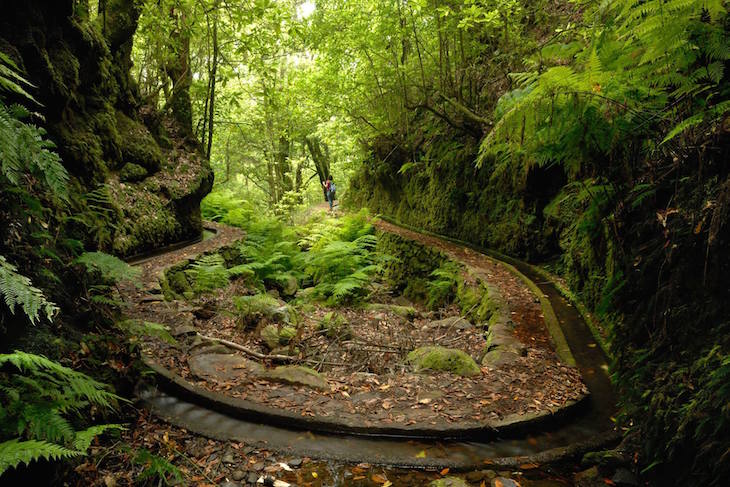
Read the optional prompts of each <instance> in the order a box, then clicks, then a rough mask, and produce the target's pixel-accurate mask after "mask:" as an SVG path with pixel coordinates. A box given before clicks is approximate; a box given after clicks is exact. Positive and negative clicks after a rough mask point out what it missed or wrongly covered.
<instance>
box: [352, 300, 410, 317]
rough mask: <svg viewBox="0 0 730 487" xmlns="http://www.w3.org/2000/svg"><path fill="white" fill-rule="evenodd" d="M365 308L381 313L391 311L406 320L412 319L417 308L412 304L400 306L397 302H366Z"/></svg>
mask: <svg viewBox="0 0 730 487" xmlns="http://www.w3.org/2000/svg"><path fill="white" fill-rule="evenodd" d="M365 309H367V310H368V311H377V312H381V313H393V314H396V315H398V316H400V317H402V318H405V319H407V320H412V319H413V318H415V317H416V316H418V310H416V308H414V307H413V306H401V305H398V304H385V303H368V304H366V305H365Z"/></svg>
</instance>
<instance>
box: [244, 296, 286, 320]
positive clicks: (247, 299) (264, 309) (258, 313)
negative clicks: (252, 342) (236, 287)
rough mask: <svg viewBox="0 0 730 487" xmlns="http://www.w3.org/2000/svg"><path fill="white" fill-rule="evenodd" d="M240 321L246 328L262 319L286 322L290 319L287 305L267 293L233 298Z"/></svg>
mask: <svg viewBox="0 0 730 487" xmlns="http://www.w3.org/2000/svg"><path fill="white" fill-rule="evenodd" d="M234 304H235V306H236V312H237V314H238V318H239V321H240V323H241V324H242V325H243V326H244V327H246V328H248V327H250V326H253V325H256V324H257V323H258V322H259V321H261V320H262V319H267V320H269V321H271V322H274V323H281V324H288V323H289V322H290V321H291V313H290V310H289V307H288V306H287V305H286V304H284V303H282V302H281V301H279V300H278V299H276V298H275V297H273V296H271V295H270V294H267V293H261V294H254V295H253V296H240V297H238V298H236V299H235V300H234Z"/></svg>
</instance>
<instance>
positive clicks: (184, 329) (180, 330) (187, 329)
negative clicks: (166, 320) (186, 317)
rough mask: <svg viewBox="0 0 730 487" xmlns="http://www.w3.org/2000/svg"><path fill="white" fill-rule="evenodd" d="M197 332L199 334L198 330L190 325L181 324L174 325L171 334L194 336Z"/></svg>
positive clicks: (175, 335)
mask: <svg viewBox="0 0 730 487" xmlns="http://www.w3.org/2000/svg"><path fill="white" fill-rule="evenodd" d="M197 334H198V332H197V330H196V329H195V328H193V327H192V326H190V325H180V326H176V327H173V328H172V329H171V330H170V335H172V336H174V337H176V338H177V337H184V336H193V335H197Z"/></svg>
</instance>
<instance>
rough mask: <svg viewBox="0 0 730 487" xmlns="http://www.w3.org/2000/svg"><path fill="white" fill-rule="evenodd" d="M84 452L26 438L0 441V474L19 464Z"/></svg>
mask: <svg viewBox="0 0 730 487" xmlns="http://www.w3.org/2000/svg"><path fill="white" fill-rule="evenodd" d="M83 454H84V452H82V451H78V450H74V449H71V448H66V447H63V446H61V445H56V444H54V443H49V442H47V441H38V440H26V441H21V440H20V439H18V438H16V439H13V440H9V441H5V442H3V443H0V475H2V474H3V473H4V472H5V471H6V470H8V469H9V468H15V467H17V466H18V465H19V464H21V463H24V464H26V465H28V464H29V463H31V462H33V461H35V460H39V459H46V460H61V459H67V458H74V457H78V456H81V455H83Z"/></svg>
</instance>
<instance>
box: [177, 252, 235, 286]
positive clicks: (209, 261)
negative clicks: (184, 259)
mask: <svg viewBox="0 0 730 487" xmlns="http://www.w3.org/2000/svg"><path fill="white" fill-rule="evenodd" d="M186 273H187V274H188V275H189V276H190V277H191V278H192V281H193V283H194V284H193V290H194V291H195V292H197V293H205V292H209V291H212V290H214V289H218V288H221V287H224V286H225V285H226V284H228V277H229V273H228V271H227V269H226V267H225V262H224V260H223V257H221V256H220V255H219V254H211V255H205V256H203V257H201V258H199V259H198V260H196V261H195V262H193V264H192V265H191V266H190V268H189V269H187V270H186Z"/></svg>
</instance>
